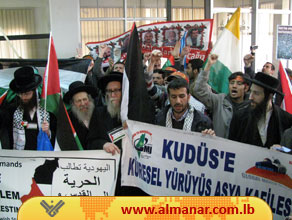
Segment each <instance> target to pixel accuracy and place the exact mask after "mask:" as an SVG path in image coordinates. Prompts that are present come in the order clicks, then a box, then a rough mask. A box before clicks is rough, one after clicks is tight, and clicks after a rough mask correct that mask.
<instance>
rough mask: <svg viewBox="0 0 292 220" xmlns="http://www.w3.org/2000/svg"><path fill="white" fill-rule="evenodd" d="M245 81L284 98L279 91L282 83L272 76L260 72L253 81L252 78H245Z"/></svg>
mask: <svg viewBox="0 0 292 220" xmlns="http://www.w3.org/2000/svg"><path fill="white" fill-rule="evenodd" d="M245 79H246V80H247V81H250V82H251V83H254V84H256V85H258V86H260V87H263V88H264V89H267V90H268V91H270V92H271V93H278V94H280V95H282V96H284V94H283V93H281V92H279V91H278V90H277V88H278V86H279V83H280V82H279V80H278V79H277V78H275V77H273V76H270V75H268V74H266V73H263V72H258V73H257V74H256V75H255V77H254V78H253V79H251V78H245Z"/></svg>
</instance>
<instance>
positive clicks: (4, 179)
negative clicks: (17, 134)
mask: <svg viewBox="0 0 292 220" xmlns="http://www.w3.org/2000/svg"><path fill="white" fill-rule="evenodd" d="M119 156H120V155H115V156H112V155H111V154H108V153H106V152H105V151H103V150H94V151H60V152H51V151H49V152H45V151H16V150H0V198H1V199H0V210H1V212H0V219H15V220H16V218H17V213H18V210H19V207H20V206H21V205H22V203H24V202H25V201H27V200H28V199H30V198H32V197H35V196H113V195H114V192H115V185H116V178H117V174H118V165H119V160H120V159H119Z"/></svg>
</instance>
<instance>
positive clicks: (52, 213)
mask: <svg viewBox="0 0 292 220" xmlns="http://www.w3.org/2000/svg"><path fill="white" fill-rule="evenodd" d="M52 203H53V201H52ZM40 204H41V206H42V207H44V208H45V209H46V212H47V213H48V215H49V216H51V217H54V216H55V215H57V213H58V211H59V209H60V208H61V207H62V206H63V205H64V204H65V202H63V200H60V201H59V202H58V203H57V204H56V205H55V206H54V205H49V204H48V203H47V202H46V201H45V200H42V201H41V202H40Z"/></svg>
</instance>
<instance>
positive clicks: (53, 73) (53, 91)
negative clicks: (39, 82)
mask: <svg viewBox="0 0 292 220" xmlns="http://www.w3.org/2000/svg"><path fill="white" fill-rule="evenodd" d="M41 103H42V104H43V106H44V108H45V109H46V110H47V111H49V112H52V113H53V114H54V115H55V116H56V118H57V134H56V136H57V143H56V144H59V147H60V149H61V150H77V149H79V150H83V147H82V146H81V143H80V141H79V138H78V136H77V135H76V132H75V130H74V128H73V126H72V123H71V120H70V118H69V116H68V113H67V110H66V108H65V106H64V104H63V100H62V96H61V88H60V79H59V66H58V59H57V54H56V50H55V46H54V41H53V37H52V36H50V43H49V54H48V63H47V67H46V71H45V74H44V80H43V90H42V94H41ZM55 149H56V147H55Z"/></svg>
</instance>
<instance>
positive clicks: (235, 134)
mask: <svg viewBox="0 0 292 220" xmlns="http://www.w3.org/2000/svg"><path fill="white" fill-rule="evenodd" d="M291 126H292V115H291V114H289V113H288V112H286V111H284V110H282V109H281V108H280V107H279V106H276V105H273V112H272V115H271V118H270V121H269V125H268V131H267V140H266V143H265V144H263V143H262V140H261V138H260V134H259V131H258V127H257V122H256V120H255V118H254V116H253V115H252V112H251V109H250V108H246V109H243V110H240V111H238V112H236V113H235V114H234V115H233V118H232V120H231V123H230V129H229V139H230V140H234V141H239V142H242V143H246V144H252V145H257V146H261V147H265V148H269V147H271V146H272V145H274V144H280V141H281V137H282V135H283V133H284V131H285V130H286V129H287V128H290V127H291Z"/></svg>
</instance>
